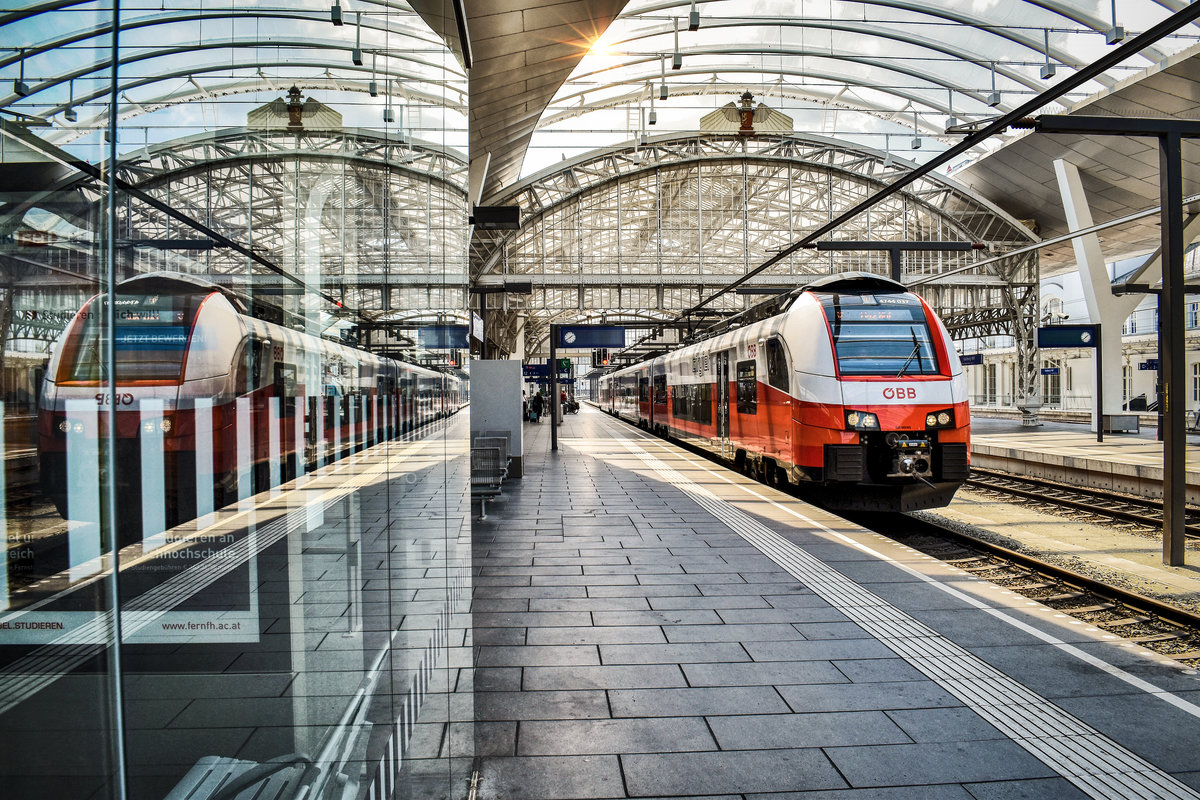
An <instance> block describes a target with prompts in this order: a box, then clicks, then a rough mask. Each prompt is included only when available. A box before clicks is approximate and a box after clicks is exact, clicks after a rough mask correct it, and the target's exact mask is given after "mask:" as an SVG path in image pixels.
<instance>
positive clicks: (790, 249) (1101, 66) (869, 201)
mask: <svg viewBox="0 0 1200 800" xmlns="http://www.w3.org/2000/svg"><path fill="white" fill-rule="evenodd" d="M1197 18H1200V3H1192V4H1191V5H1189V6H1187V7H1186V8H1184V9H1182V10H1180V11H1178V12H1176V13H1175V14H1172V15H1171V16H1169V17H1167V18H1166V19H1165V20H1163V21H1162V22H1160V23H1158V24H1157V25H1155V26H1153V27H1152V28H1150V29H1148V30H1146V31H1145V32H1144V33H1142V34H1140V35H1138V36H1137V37H1135V38H1133V39H1130V40H1129V41H1127V42H1125V43H1124V44H1122V45H1121V46H1120V47H1117V48H1116V49H1114V50H1113V51H1112V52H1111V53H1108V54H1107V55H1105V56H1104V57H1103V58H1099V59H1097V60H1096V61H1094V62H1092V63H1091V64H1090V65H1089V66H1087V67H1085V68H1084V69H1081V70H1079V71H1078V72H1076V73H1074V74H1072V75H1068V76H1066V77H1064V78H1063V79H1062V80H1061V81H1059V82H1058V83H1057V84H1055V85H1054V86H1052V87H1050V88H1049V89H1047V90H1046V91H1044V92H1042V93H1041V94H1038V95H1037V96H1035V97H1033V98H1032V99H1030V100H1028V101H1026V102H1025V103H1022V104H1021V105H1019V106H1017V107H1016V108H1014V109H1013V110H1011V111H1009V112H1007V113H1005V114H1001V115H1000V116H998V117H996V118H994V119H992V120H991V121H989V122H987V123H986V124H985V125H984V126H983V127H982V128H980V129H979V130H977V131H975V132H974V133H970V134H968V135H967V136H966V137H965V138H964V139H963V140H962V141H961V142H959V143H958V144H956V145H954V146H952V147H950V148H949V149H947V150H944V151H942V153H940V154H939V155H937V156H935V157H933V158H931V159H930V160H929V161H926V162H925V163H924V164H922V165H921V166H919V167H917V168H916V169H914V170H912V171H911V172H908V173H905V174H903V175H900V176H898V177H897V178H896V180H895V181H893V182H892V183H890V184H888V185H887V186H886V187H884V188H883V189H881V190H879V191H878V192H876V193H875V194H873V195H871V196H870V197H867V198H865V199H864V200H862V201H860V202H859V203H857V204H855V205H854V206H853V207H851V208H849V209H847V210H846V211H844V212H842V213H841V214H839V215H838V216H836V217H834V218H833V219H831V220H830V221H829V222H827V223H825V224H824V225H822V226H820V227H819V228H817V229H816V230H814V231H812V232H811V233H809V234H807V235H806V236H804V237H803V238H801V239H799V240H798V241H796V242H793V243H792V244H790V245H788V246H787V247H785V248H783V249H782V250H780V251H779V252H778V253H776V254H775V255H773V256H771V257H770V258H768V259H767V260H766V261H764V262H763V263H762V264H760V265H759V266H757V267H755V268H754V269H752V270H750V271H749V272H747V273H746V274H745V275H742V276H741V277H740V278H738V279H737V280H735V281H732V282H731V283H729V284H728V285H727V286H725V287H723V288H722V289H720V290H718V291H717V292H714V293H713V294H712V295H710V296H709V297H707V298H705V299H704V300H702V301H701V302H699V303H697V304H696V305H694V306H692V307H691V308H689V309H687V310H686V311H684V312H683V313H682V314H680V315H679V316H678V317H677V318H676V319H686V318H688V317H690V316H691V315H692V314H695V313H696V312H697V311H699V310H700V309H702V308H704V307H705V306H707V305H708V304H710V303H712V302H713V301H714V300H716V299H718V298H720V297H723V296H725V295H726V294H728V293H729V292H732V291H734V290H735V289H737V287H739V286H741V285H742V284H744V283H746V282H747V281H749V280H750V279H752V278H754V277H755V276H756V275H759V274H761V273H762V272H764V271H766V270H767V269H770V268H771V267H772V266H774V265H775V264H778V263H779V262H780V261H782V260H783V259H785V258H787V257H788V256H790V255H791V254H792V253H794V252H796V251H797V250H800V249H801V248H803V247H807V246H808V245H810V244H812V243H813V242H815V241H816V240H817V239H819V238H821V237H822V236H824V235H825V234H827V233H829V232H830V231H833V230H836V229H837V228H839V227H841V226H842V225H844V224H845V223H847V222H849V221H850V220H852V219H854V218H855V217H857V216H858V215H859V214H862V213H863V212H864V211H867V210H868V209H870V208H872V207H873V206H875V205H876V204H878V203H880V202H881V201H883V200H885V199H887V198H888V197H891V196H892V195H893V194H896V193H897V192H899V191H900V190H901V189H903V188H904V187H906V186H908V185H909V184H911V183H914V182H916V181H917V180H919V179H921V178H923V177H925V176H926V175H928V174H930V173H931V172H933V171H934V170H935V169H937V168H938V167H941V166H942V165H944V164H947V163H949V162H950V161H952V160H954V159H955V158H957V157H959V156H960V155H962V154H963V153H966V152H967V151H969V150H970V149H971V148H973V147H975V146H976V145H979V144H981V143H982V142H984V141H986V140H987V139H990V138H991V137H992V136H995V135H996V134H998V133H1001V132H1002V131H1005V130H1007V129H1008V127H1009V126H1010V125H1012V124H1013V123H1014V122H1017V121H1019V120H1022V119H1024V118H1026V117H1028V116H1029V115H1030V114H1033V113H1034V112H1036V111H1037V110H1038V109H1040V108H1042V107H1043V106H1045V105H1046V104H1048V103H1050V102H1052V101H1054V100H1055V99H1057V98H1058V97H1060V96H1062V95H1063V94H1066V93H1067V92H1069V91H1071V90H1072V89H1074V88H1076V87H1078V86H1081V85H1082V84H1084V83H1086V82H1087V81H1090V80H1092V79H1093V78H1095V77H1096V76H1097V75H1100V74H1102V73H1103V72H1104V71H1106V70H1108V69H1109V68H1111V67H1113V66H1115V65H1116V64H1119V63H1120V62H1121V61H1124V60H1125V59H1126V58H1128V57H1130V56H1131V55H1134V54H1136V53H1137V52H1138V51H1140V50H1142V49H1143V48H1145V47H1146V46H1148V45H1149V44H1152V43H1153V42H1156V41H1158V40H1159V39H1161V38H1163V37H1164V36H1166V35H1167V34H1169V33H1171V32H1172V31H1174V30H1176V29H1178V28H1181V27H1183V26H1184V25H1187V24H1188V23H1190V22H1194V21H1195V20H1196V19H1197Z"/></svg>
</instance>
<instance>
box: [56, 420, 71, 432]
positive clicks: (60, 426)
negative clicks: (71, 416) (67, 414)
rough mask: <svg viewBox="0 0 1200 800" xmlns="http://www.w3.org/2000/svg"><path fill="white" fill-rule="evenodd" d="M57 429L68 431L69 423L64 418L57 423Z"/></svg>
mask: <svg viewBox="0 0 1200 800" xmlns="http://www.w3.org/2000/svg"><path fill="white" fill-rule="evenodd" d="M58 429H59V431H61V432H62V433H69V432H70V430H71V423H70V422H68V421H67V420H65V419H64V420H63V421H62V422H60V423H58Z"/></svg>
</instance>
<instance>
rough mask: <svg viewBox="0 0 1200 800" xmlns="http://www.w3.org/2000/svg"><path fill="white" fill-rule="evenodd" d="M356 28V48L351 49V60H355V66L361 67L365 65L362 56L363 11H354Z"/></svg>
mask: <svg viewBox="0 0 1200 800" xmlns="http://www.w3.org/2000/svg"><path fill="white" fill-rule="evenodd" d="M354 16H355V24H354V26H355V28H357V29H358V30H357V31H356V32H355V34H354V49H353V50H351V51H350V60H351V61H353V62H354V66H356V67H361V66H362V65H363V57H362V12H361V11H356V12H354Z"/></svg>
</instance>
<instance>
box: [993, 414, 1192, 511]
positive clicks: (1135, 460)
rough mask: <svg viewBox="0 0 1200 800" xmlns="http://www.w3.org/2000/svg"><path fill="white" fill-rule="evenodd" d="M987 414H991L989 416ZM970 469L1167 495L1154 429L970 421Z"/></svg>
mask: <svg viewBox="0 0 1200 800" xmlns="http://www.w3.org/2000/svg"><path fill="white" fill-rule="evenodd" d="M985 413H986V412H985ZM971 465H972V466H974V467H982V468H985V469H995V470H1000V471H1003V472H1011V473H1015V474H1020V475H1029V476H1031V477H1036V478H1045V479H1048V480H1054V481H1059V482H1061V483H1067V484H1071V485H1075V486H1086V487H1090V488H1094V489H1105V490H1109V491H1115V492H1124V493H1127V494H1132V495H1137V496H1143V497H1158V498H1161V497H1162V494H1163V490H1162V484H1163V443H1162V442H1160V441H1158V440H1157V439H1156V431H1155V429H1154V428H1142V429H1141V431H1140V432H1138V433H1106V434H1104V441H1102V442H1098V441H1096V434H1095V432H1094V431H1092V430H1090V429H1089V426H1088V425H1086V424H1079V423H1069V422H1044V423H1043V424H1042V425H1041V426H1040V427H1037V428H1023V427H1022V426H1021V423H1020V421H1019V420H1014V419H1008V418H989V417H986V416H983V415H982V414H981V413H979V412H975V413H972V415H971ZM1186 480H1187V502H1188V503H1191V504H1200V435H1197V434H1188V435H1187V476H1186Z"/></svg>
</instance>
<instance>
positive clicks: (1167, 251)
mask: <svg viewBox="0 0 1200 800" xmlns="http://www.w3.org/2000/svg"><path fill="white" fill-rule="evenodd" d="M1158 148H1159V150H1158V153H1159V169H1160V177H1159V184H1160V190H1161V197H1162V228H1163V231H1162V263H1163V271H1162V272H1163V283H1162V293H1161V294H1160V295H1159V299H1158V309H1159V315H1158V319H1159V323H1158V324H1159V342H1160V343H1161V345H1160V351H1159V354H1158V358H1159V363H1160V364H1161V365H1162V376H1163V388H1162V395H1161V397H1162V400H1161V402H1162V420H1163V563H1164V564H1167V565H1170V566H1182V565H1183V563H1184V558H1183V557H1184V540H1185V535H1184V526H1185V524H1186V523H1185V521H1184V515H1185V508H1184V500H1185V492H1186V489H1187V485H1186V477H1187V473H1186V452H1185V451H1186V447H1187V431H1186V430H1185V428H1184V419H1183V409H1184V405H1185V404H1186V401H1187V398H1186V396H1185V394H1184V386H1185V383H1184V381H1185V377H1184V368H1185V366H1186V358H1185V347H1186V341H1185V338H1184V325H1183V305H1184V303H1183V255H1184V254H1183V247H1184V242H1183V164H1182V152H1183V141H1182V137H1181V136H1180V134H1179V133H1178V132H1175V131H1172V132H1168V133H1164V134H1162V135H1160V136H1159V137H1158Z"/></svg>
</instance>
